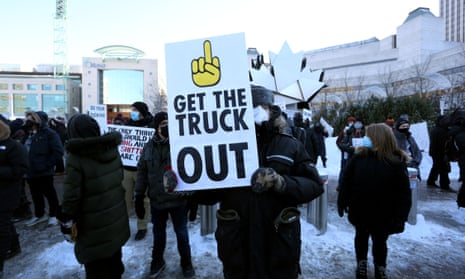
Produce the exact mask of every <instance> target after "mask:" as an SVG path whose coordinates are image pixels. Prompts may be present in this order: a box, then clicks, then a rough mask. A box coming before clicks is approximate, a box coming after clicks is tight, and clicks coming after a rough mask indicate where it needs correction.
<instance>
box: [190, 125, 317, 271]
mask: <svg viewBox="0 0 465 279" xmlns="http://www.w3.org/2000/svg"><path fill="white" fill-rule="evenodd" d="M258 150H259V161H260V166H261V167H271V168H273V169H274V170H275V171H276V172H277V173H279V174H280V175H281V176H283V177H284V180H285V182H286V185H287V187H286V190H285V192H284V193H276V192H274V191H271V190H270V191H267V192H263V193H255V192H253V191H252V190H251V187H240V188H229V189H224V190H206V191H197V192H195V193H194V195H193V197H192V198H193V200H195V201H197V202H199V203H201V204H215V203H216V202H219V203H220V210H219V214H220V213H221V214H223V213H225V214H226V216H224V215H221V216H223V217H226V218H223V217H221V218H218V224H217V230H216V232H215V237H216V240H217V244H218V245H217V248H218V256H219V258H220V260H221V261H222V262H223V273H224V276H225V278H226V279H228V278H244V279H245V278H250V279H252V278H254V279H265V278H267V279H269V278H276V279H278V278H297V277H298V273H299V271H300V265H299V260H300V248H301V229H300V218H299V217H298V216H297V218H293V221H292V222H289V223H281V224H277V225H276V224H275V220H277V218H278V216H279V215H280V212H282V211H283V210H284V209H286V208H294V209H295V210H297V209H296V208H297V206H298V205H299V204H303V203H307V202H309V201H311V200H313V199H315V198H317V197H318V196H320V195H321V194H322V193H323V191H324V189H323V183H322V182H321V179H320V177H319V174H318V172H317V171H316V169H315V168H314V167H312V166H311V165H310V163H311V162H310V157H309V156H308V154H307V152H306V151H305V148H304V146H303V144H302V143H300V142H299V141H298V140H297V139H295V138H294V137H292V136H289V135H286V134H274V135H272V138H271V140H270V141H269V142H267V143H260V142H259V143H258ZM297 212H298V211H297ZM219 214H217V217H218V216H219ZM230 214H232V215H236V217H235V218H234V217H233V218H227V216H228V215H230Z"/></svg>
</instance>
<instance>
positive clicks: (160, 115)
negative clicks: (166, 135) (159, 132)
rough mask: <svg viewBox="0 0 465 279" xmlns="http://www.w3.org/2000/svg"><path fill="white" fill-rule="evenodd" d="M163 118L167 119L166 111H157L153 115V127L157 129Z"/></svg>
mask: <svg viewBox="0 0 465 279" xmlns="http://www.w3.org/2000/svg"><path fill="white" fill-rule="evenodd" d="M163 120H168V113H166V112H165V111H160V112H159V113H157V114H155V116H154V117H153V128H155V129H158V125H160V123H161V122H162V121H163Z"/></svg>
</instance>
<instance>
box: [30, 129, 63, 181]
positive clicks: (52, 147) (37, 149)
mask: <svg viewBox="0 0 465 279" xmlns="http://www.w3.org/2000/svg"><path fill="white" fill-rule="evenodd" d="M29 141H30V146H29V150H28V153H29V170H28V172H27V177H28V178H30V177H40V176H47V175H53V174H54V173H55V164H56V162H57V160H58V159H60V158H61V157H62V156H63V154H64V150H63V144H62V143H61V140H60V137H59V135H58V134H57V132H55V131H54V130H52V129H51V128H49V127H47V125H46V123H42V124H41V126H40V128H39V129H38V131H37V133H35V134H33V133H30V134H29V135H28V137H27V138H26V142H25V144H26V145H28V142H29Z"/></svg>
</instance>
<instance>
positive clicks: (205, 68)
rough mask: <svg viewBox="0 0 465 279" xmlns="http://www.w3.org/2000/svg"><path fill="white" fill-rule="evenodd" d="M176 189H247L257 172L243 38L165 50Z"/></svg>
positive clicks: (190, 43)
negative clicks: (176, 181)
mask: <svg viewBox="0 0 465 279" xmlns="http://www.w3.org/2000/svg"><path fill="white" fill-rule="evenodd" d="M165 54H166V76H167V89H168V90H167V91H168V126H169V134H170V154H171V164H172V168H173V170H174V171H175V172H176V174H177V178H178V186H177V188H176V189H177V190H203V189H214V188H228V187H237V186H249V185H250V177H251V176H252V174H253V172H254V171H255V170H256V169H257V168H258V156H257V144H256V137H255V124H254V120H253V105H252V95H251V92H250V91H251V89H250V83H249V74H248V69H249V65H248V63H249V62H248V58H247V49H246V46H245V35H244V34H243V33H240V34H232V35H225V36H219V37H212V38H205V39H198V40H192V41H185V42H180V43H171V44H167V45H166V46H165Z"/></svg>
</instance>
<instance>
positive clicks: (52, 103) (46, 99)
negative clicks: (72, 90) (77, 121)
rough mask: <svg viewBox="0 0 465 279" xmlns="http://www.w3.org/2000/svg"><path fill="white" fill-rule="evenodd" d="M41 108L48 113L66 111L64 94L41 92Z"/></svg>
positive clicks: (53, 113) (62, 112) (54, 113)
mask: <svg viewBox="0 0 465 279" xmlns="http://www.w3.org/2000/svg"><path fill="white" fill-rule="evenodd" d="M42 110H43V111H45V112H46V113H48V114H49V115H51V116H53V115H57V114H64V113H66V112H67V111H66V103H65V95H64V94H43V95H42Z"/></svg>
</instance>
